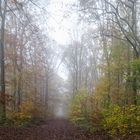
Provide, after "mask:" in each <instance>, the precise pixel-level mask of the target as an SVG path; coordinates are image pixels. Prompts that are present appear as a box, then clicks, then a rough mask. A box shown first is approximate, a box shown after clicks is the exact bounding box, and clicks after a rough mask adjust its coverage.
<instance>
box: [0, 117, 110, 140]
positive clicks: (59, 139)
mask: <svg viewBox="0 0 140 140" xmlns="http://www.w3.org/2000/svg"><path fill="white" fill-rule="evenodd" d="M0 140H109V138H108V137H107V136H104V135H95V134H94V135H93V134H90V133H88V132H86V131H84V130H82V129H80V128H78V127H77V126H75V125H73V124H72V123H70V122H69V121H68V120H65V119H58V118H57V119H49V120H47V121H46V122H42V123H39V124H38V125H34V126H31V127H28V128H0Z"/></svg>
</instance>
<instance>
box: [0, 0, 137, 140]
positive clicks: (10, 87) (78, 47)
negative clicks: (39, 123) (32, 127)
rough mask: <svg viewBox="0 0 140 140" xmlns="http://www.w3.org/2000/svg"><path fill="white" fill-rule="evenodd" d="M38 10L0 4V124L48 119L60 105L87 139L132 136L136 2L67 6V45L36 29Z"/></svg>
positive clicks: (13, 0) (81, 1)
mask: <svg viewBox="0 0 140 140" xmlns="http://www.w3.org/2000/svg"><path fill="white" fill-rule="evenodd" d="M50 1H51V0H50ZM47 2H48V1H47ZM48 4H49V2H48ZM36 8H37V9H38V10H43V13H46V12H47V11H46V10H45V9H44V8H42V7H40V6H38V4H37V1H35V0H21V1H20V0H0V19H1V20H0V23H1V24H0V25H1V26H0V123H1V125H5V124H6V125H16V126H22V125H25V124H27V123H29V122H32V121H33V120H37V119H46V118H47V117H50V116H52V115H54V112H57V111H56V110H57V109H58V108H57V107H58V106H59V105H60V104H61V105H60V106H63V107H64V108H63V110H64V111H65V110H67V109H68V108H69V111H68V112H67V115H68V116H69V117H68V118H69V119H70V120H71V121H72V122H73V123H76V124H78V125H79V126H81V127H84V128H86V129H88V130H90V131H91V132H97V131H105V132H106V133H107V134H109V135H111V136H113V137H115V136H117V137H118V135H119V136H121V137H125V136H127V135H132V134H133V135H138V134H139V133H140V34H139V31H140V28H139V25H140V22H139V18H140V10H139V9H140V1H139V0H77V1H76V2H75V3H74V4H72V5H70V7H69V8H70V10H71V11H75V13H76V14H77V15H78V19H77V28H76V30H74V31H73V33H72V35H71V37H70V38H71V41H70V43H68V44H67V45H65V46H63V45H60V46H59V44H57V43H56V42H55V41H52V40H51V38H49V35H48V34H47V31H46V33H45V32H44V31H43V29H42V27H40V26H39V25H38V24H39V19H38V18H37V17H38V16H40V15H37V14H36V11H37V9H36ZM43 13H42V14H43ZM64 18H65V17H64ZM46 22H47V21H46ZM57 46H59V47H60V48H61V49H60V50H57ZM60 54H61V56H60ZM58 57H59V58H58ZM58 60H60V62H59V61H58ZM58 63H59V64H58ZM61 64H63V65H64V66H65V69H66V71H67V73H66V74H67V75H68V77H67V80H64V79H63V78H62V77H60V76H59V74H58V73H57V70H58V67H59V66H60V65H61ZM133 139H135V138H133Z"/></svg>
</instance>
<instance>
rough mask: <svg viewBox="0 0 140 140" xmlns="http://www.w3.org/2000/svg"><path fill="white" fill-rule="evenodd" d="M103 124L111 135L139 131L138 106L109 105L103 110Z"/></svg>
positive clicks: (139, 110)
mask: <svg viewBox="0 0 140 140" xmlns="http://www.w3.org/2000/svg"><path fill="white" fill-rule="evenodd" d="M103 116H104V119H103V126H104V129H105V130H108V132H109V133H110V134H111V135H112V136H115V135H116V136H117V135H118V134H119V135H123V136H125V135H127V134H131V133H137V132H139V131H140V106H135V105H129V106H125V107H122V108H121V107H120V106H118V105H113V106H110V107H109V108H108V109H106V110H105V111H104V112H103Z"/></svg>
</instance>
